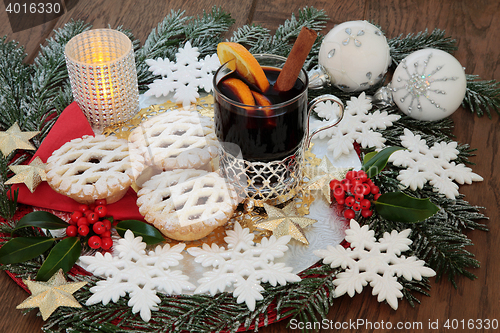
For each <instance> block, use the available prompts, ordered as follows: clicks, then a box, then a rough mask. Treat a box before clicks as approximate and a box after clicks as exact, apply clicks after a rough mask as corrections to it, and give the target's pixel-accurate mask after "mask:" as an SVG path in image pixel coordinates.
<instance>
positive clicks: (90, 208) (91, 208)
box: [89, 204, 96, 212]
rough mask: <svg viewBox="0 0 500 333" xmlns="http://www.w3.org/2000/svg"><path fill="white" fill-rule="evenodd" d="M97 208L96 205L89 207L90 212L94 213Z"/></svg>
mask: <svg viewBox="0 0 500 333" xmlns="http://www.w3.org/2000/svg"><path fill="white" fill-rule="evenodd" d="M95 207H96V205H95V204H90V205H89V210H90V211H92V212H93V211H94V209H95Z"/></svg>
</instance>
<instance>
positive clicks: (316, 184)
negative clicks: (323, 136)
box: [304, 156, 352, 203]
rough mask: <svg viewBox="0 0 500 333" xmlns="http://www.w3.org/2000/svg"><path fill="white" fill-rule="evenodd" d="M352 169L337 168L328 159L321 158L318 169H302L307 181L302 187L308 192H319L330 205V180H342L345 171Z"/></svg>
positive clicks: (307, 167) (308, 167)
mask: <svg viewBox="0 0 500 333" xmlns="http://www.w3.org/2000/svg"><path fill="white" fill-rule="evenodd" d="M351 169H352V168H338V167H336V166H334V165H333V164H332V162H330V160H329V159H328V157H326V156H323V158H322V159H321V163H320V164H319V166H318V167H311V166H306V167H305V168H304V172H305V176H306V177H307V178H308V179H309V181H308V182H307V183H306V185H305V186H304V187H305V188H307V189H310V190H320V191H321V193H322V194H323V198H324V199H326V201H328V203H332V200H331V198H330V181H331V180H332V179H338V180H342V179H344V178H345V175H346V173H347V171H349V170H351Z"/></svg>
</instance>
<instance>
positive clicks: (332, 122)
mask: <svg viewBox="0 0 500 333" xmlns="http://www.w3.org/2000/svg"><path fill="white" fill-rule="evenodd" d="M325 101H332V102H335V103H337V104H338V105H339V108H340V115H338V116H337V117H336V118H335V119H333V120H330V123H329V124H328V125H326V126H323V127H320V128H318V129H315V130H314V131H313V132H312V133H309V121H310V116H311V112H312V110H314V108H315V107H316V105H318V104H319V103H321V102H325ZM342 118H344V104H343V103H342V101H341V100H340V98H338V97H337V96H334V95H321V96H318V97H316V98H315V99H313V100H312V101H311V102H309V105H308V110H307V137H306V145H305V148H306V149H307V148H308V147H309V145H310V144H311V139H312V137H313V136H315V135H316V134H318V133H319V132H321V131H324V130H326V129H329V128H332V127H333V126H335V125H337V124H338V123H340V121H341V120H342Z"/></svg>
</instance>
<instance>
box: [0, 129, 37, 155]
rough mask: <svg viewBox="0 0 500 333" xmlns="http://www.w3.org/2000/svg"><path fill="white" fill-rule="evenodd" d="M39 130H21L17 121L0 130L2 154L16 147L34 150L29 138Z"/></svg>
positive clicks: (7, 153) (8, 152)
mask: <svg viewBox="0 0 500 333" xmlns="http://www.w3.org/2000/svg"><path fill="white" fill-rule="evenodd" d="M38 133H40V132H21V129H20V128H19V125H18V124H17V122H15V123H14V125H12V126H11V127H10V128H9V129H8V130H7V131H5V132H0V150H1V151H2V154H3V155H4V156H7V155H9V154H10V153H11V152H12V151H14V150H16V149H24V150H35V149H36V148H35V147H34V146H33V145H32V144H31V143H30V142H29V140H30V139H31V138H32V137H34V136H35V135H37V134H38Z"/></svg>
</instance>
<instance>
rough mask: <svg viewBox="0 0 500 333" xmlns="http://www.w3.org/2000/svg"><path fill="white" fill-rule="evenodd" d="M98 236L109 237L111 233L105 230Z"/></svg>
mask: <svg viewBox="0 0 500 333" xmlns="http://www.w3.org/2000/svg"><path fill="white" fill-rule="evenodd" d="M100 236H101V238H104V237H111V231H109V230H106V231H105V232H103V233H102V234H100Z"/></svg>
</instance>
